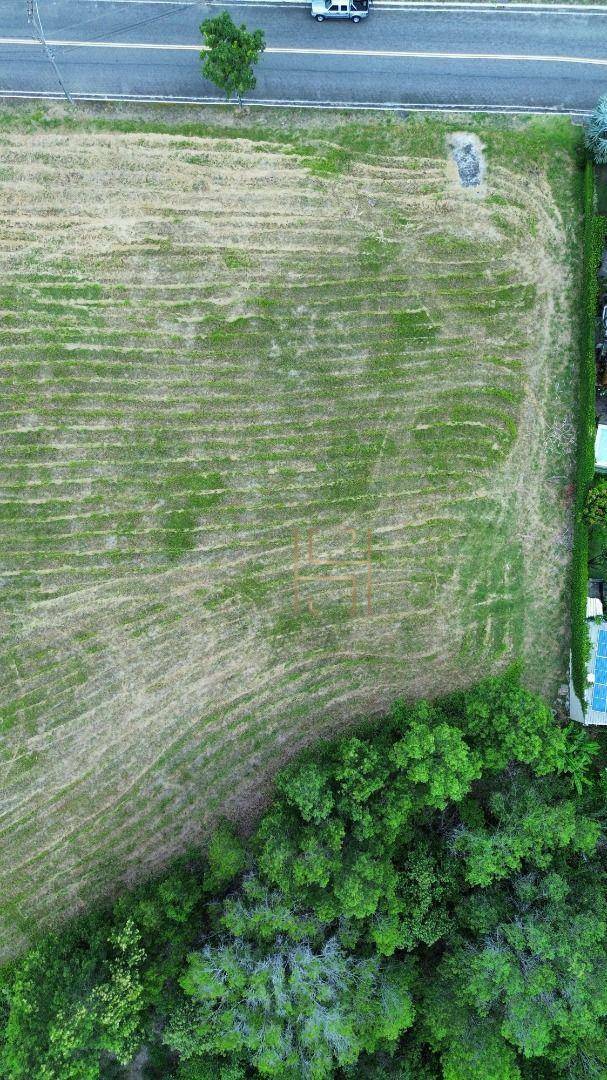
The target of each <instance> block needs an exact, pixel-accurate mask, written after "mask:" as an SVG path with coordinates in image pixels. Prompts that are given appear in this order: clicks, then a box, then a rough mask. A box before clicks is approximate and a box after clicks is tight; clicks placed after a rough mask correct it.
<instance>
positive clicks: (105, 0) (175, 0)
mask: <svg viewBox="0 0 607 1080" xmlns="http://www.w3.org/2000/svg"><path fill="white" fill-rule="evenodd" d="M80 3H81V4H82V3H91V4H126V5H128V4H143V5H144V6H149V5H150V4H153V5H158V6H160V7H231V8H239V7H308V6H309V5H308V4H306V3H302V0H226V2H225V3H222V0H206V3H205V0H80ZM373 6H374V7H376V8H388V7H394V8H420V9H421V10H425V9H429V10H435V11H481V12H482V11H495V12H498V13H499V14H508V11H516V12H517V13H518V14H520V13H521V12H528V13H529V14H534V13H535V12H540V11H549V12H551V14H553V15H561V14H584V15H592V14H593V13H597V14H600V13H602V12H606V11H607V5H605V4H544V3H539V2H538V3H537V4H535V3H533V4H529V3H520V2H517V0H512V2H511V0H506V2H504V3H499V2H498V3H495V2H493V0H476V2H475V0H374V2H373Z"/></svg>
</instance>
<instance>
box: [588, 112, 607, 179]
mask: <svg viewBox="0 0 607 1080" xmlns="http://www.w3.org/2000/svg"><path fill="white" fill-rule="evenodd" d="M586 146H587V148H588V152H589V153H590V155H591V157H592V159H593V161H594V162H595V163H596V164H597V165H606V164H607V95H606V96H604V97H602V98H599V100H598V102H597V104H596V108H595V110H594V112H593V113H592V114H591V116H590V119H589V120H588V123H587V124H586Z"/></svg>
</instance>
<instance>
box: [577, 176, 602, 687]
mask: <svg viewBox="0 0 607 1080" xmlns="http://www.w3.org/2000/svg"><path fill="white" fill-rule="evenodd" d="M604 238H605V221H604V219H603V218H601V217H599V216H598V214H597V212H596V202H595V191H594V170H593V166H592V164H591V163H590V162H587V164H586V171H585V175H584V271H583V274H584V276H583V285H582V288H583V310H582V318H581V335H582V340H581V349H580V375H579V390H578V415H577V460H576V474H575V516H574V526H573V529H574V531H573V553H572V567H571V675H572V681H573V688H574V690H575V692H576V694H577V696H578V697H579V699H580V701H581V702H582V705H583V704H584V691H585V687H586V663H587V661H588V656H589V651H590V641H589V637H588V627H587V624H586V597H587V595H588V526H587V525H586V523H585V522H584V521H583V519H582V511H583V509H584V503H585V500H586V494H587V491H588V488H589V486H590V484H591V483H592V480H593V477H594V435H595V390H596V369H595V359H594V327H595V319H596V311H597V303H598V288H599V286H598V278H597V273H598V269H599V264H600V260H601V253H602V249H603V241H604Z"/></svg>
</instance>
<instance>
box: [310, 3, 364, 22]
mask: <svg viewBox="0 0 607 1080" xmlns="http://www.w3.org/2000/svg"><path fill="white" fill-rule="evenodd" d="M368 14H369V0H312V10H311V15H312V18H314V19H316V22H324V21H325V19H350V20H351V21H352V22H354V23H359V22H360V20H361V19H366V18H367V16H368Z"/></svg>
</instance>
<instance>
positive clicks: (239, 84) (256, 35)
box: [200, 11, 265, 106]
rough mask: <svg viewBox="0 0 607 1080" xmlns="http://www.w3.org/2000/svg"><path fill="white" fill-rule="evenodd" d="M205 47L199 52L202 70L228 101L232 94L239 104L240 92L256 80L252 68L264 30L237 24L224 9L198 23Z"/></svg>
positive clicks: (262, 48)
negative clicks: (249, 28)
mask: <svg viewBox="0 0 607 1080" xmlns="http://www.w3.org/2000/svg"><path fill="white" fill-rule="evenodd" d="M200 31H201V33H202V36H203V39H204V49H203V51H202V52H201V54H200V57H201V60H202V62H203V63H202V74H203V75H204V77H205V79H208V80H209V81H210V82H213V83H215V86H218V87H219V89H220V90H223V92H224V94H225V95H226V98H227V99H228V101H229V100H230V98H231V97H232V95H233V94H236V97H237V98H238V104H239V105H241V106H242V98H243V95H244V94H246V93H247V92H248V91H249V90H254V89H255V86H256V84H257V80H256V78H255V75H254V74H253V68H254V67H255V64H256V63H257V61H258V60H259V57H260V56H261V54H262V52H263V50H264V48H265V38H264V33H263V30H247V28H246V26H245V25H244V23H242V24H241V25H240V26H236V25H235V23H234V22H233V21H232V19H231V17H230V15H229V14H228V12H227V11H223V12H222V13H221V15H215V16H214V18H212V19H205V20H204V22H203V23H201V25H200Z"/></svg>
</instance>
